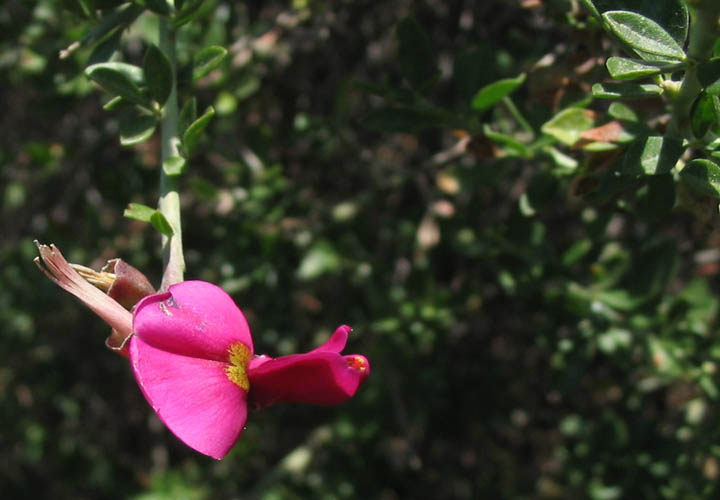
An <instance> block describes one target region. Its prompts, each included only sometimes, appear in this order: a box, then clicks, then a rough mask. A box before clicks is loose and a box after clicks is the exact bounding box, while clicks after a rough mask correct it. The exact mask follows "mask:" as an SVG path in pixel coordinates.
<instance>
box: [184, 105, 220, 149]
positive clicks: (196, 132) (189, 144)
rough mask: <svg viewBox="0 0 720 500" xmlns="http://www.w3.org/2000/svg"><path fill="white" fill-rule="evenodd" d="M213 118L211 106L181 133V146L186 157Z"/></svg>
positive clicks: (213, 111) (213, 112)
mask: <svg viewBox="0 0 720 500" xmlns="http://www.w3.org/2000/svg"><path fill="white" fill-rule="evenodd" d="M213 116H215V110H214V109H213V107H212V106H210V107H208V108H207V109H206V110H205V113H203V114H202V116H201V117H200V118H198V119H197V120H195V121H194V122H192V123H191V124H190V125H189V126H188V128H187V130H185V132H184V133H183V140H182V144H183V148H184V149H185V154H186V155H187V156H190V154H191V153H192V151H193V149H195V146H196V145H197V141H198V140H199V139H200V134H202V132H203V130H205V127H207V124H208V123H210V120H211V119H212V117H213Z"/></svg>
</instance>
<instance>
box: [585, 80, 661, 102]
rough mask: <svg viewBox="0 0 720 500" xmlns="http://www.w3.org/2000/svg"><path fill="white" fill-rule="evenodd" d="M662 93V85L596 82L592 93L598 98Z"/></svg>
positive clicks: (640, 96) (633, 97) (644, 97)
mask: <svg viewBox="0 0 720 500" xmlns="http://www.w3.org/2000/svg"><path fill="white" fill-rule="evenodd" d="M662 93H663V89H662V87H660V86H659V85H654V84H652V83H642V84H637V83H613V82H610V83H596V84H594V85H593V86H592V95H593V97H596V98H598V99H649V98H651V97H657V96H659V95H660V94H662Z"/></svg>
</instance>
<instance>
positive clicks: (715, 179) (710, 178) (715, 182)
mask: <svg viewBox="0 0 720 500" xmlns="http://www.w3.org/2000/svg"><path fill="white" fill-rule="evenodd" d="M680 180H681V181H682V182H683V183H684V184H685V185H686V186H687V187H688V188H690V189H691V190H693V191H695V192H696V193H698V194H701V195H705V196H713V197H715V198H720V165H718V164H717V163H715V162H712V161H710V160H704V159H696V160H692V161H691V162H689V163H688V164H687V165H685V168H683V169H682V170H681V171H680Z"/></svg>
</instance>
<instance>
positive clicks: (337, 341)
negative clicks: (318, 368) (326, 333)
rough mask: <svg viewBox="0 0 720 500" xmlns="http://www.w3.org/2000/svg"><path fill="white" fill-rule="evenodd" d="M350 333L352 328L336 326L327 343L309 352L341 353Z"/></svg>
mask: <svg viewBox="0 0 720 500" xmlns="http://www.w3.org/2000/svg"><path fill="white" fill-rule="evenodd" d="M351 331H352V328H350V327H349V326H347V325H342V326H338V327H337V329H336V330H335V333H333V334H332V335H331V336H330V338H329V339H328V341H327V342H325V343H324V344H323V345H321V346H320V347H318V348H316V349H313V350H312V351H310V352H322V351H329V352H342V350H343V349H345V344H347V340H348V335H349V334H350V332H351Z"/></svg>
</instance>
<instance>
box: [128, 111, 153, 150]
mask: <svg viewBox="0 0 720 500" xmlns="http://www.w3.org/2000/svg"><path fill="white" fill-rule="evenodd" d="M156 125H157V121H156V119H155V118H154V117H152V116H136V117H132V118H129V119H125V120H121V121H120V144H122V145H123V146H133V145H135V144H139V143H141V142H145V141H146V140H148V139H149V138H150V137H151V136H152V135H153V132H155V126H156Z"/></svg>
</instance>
